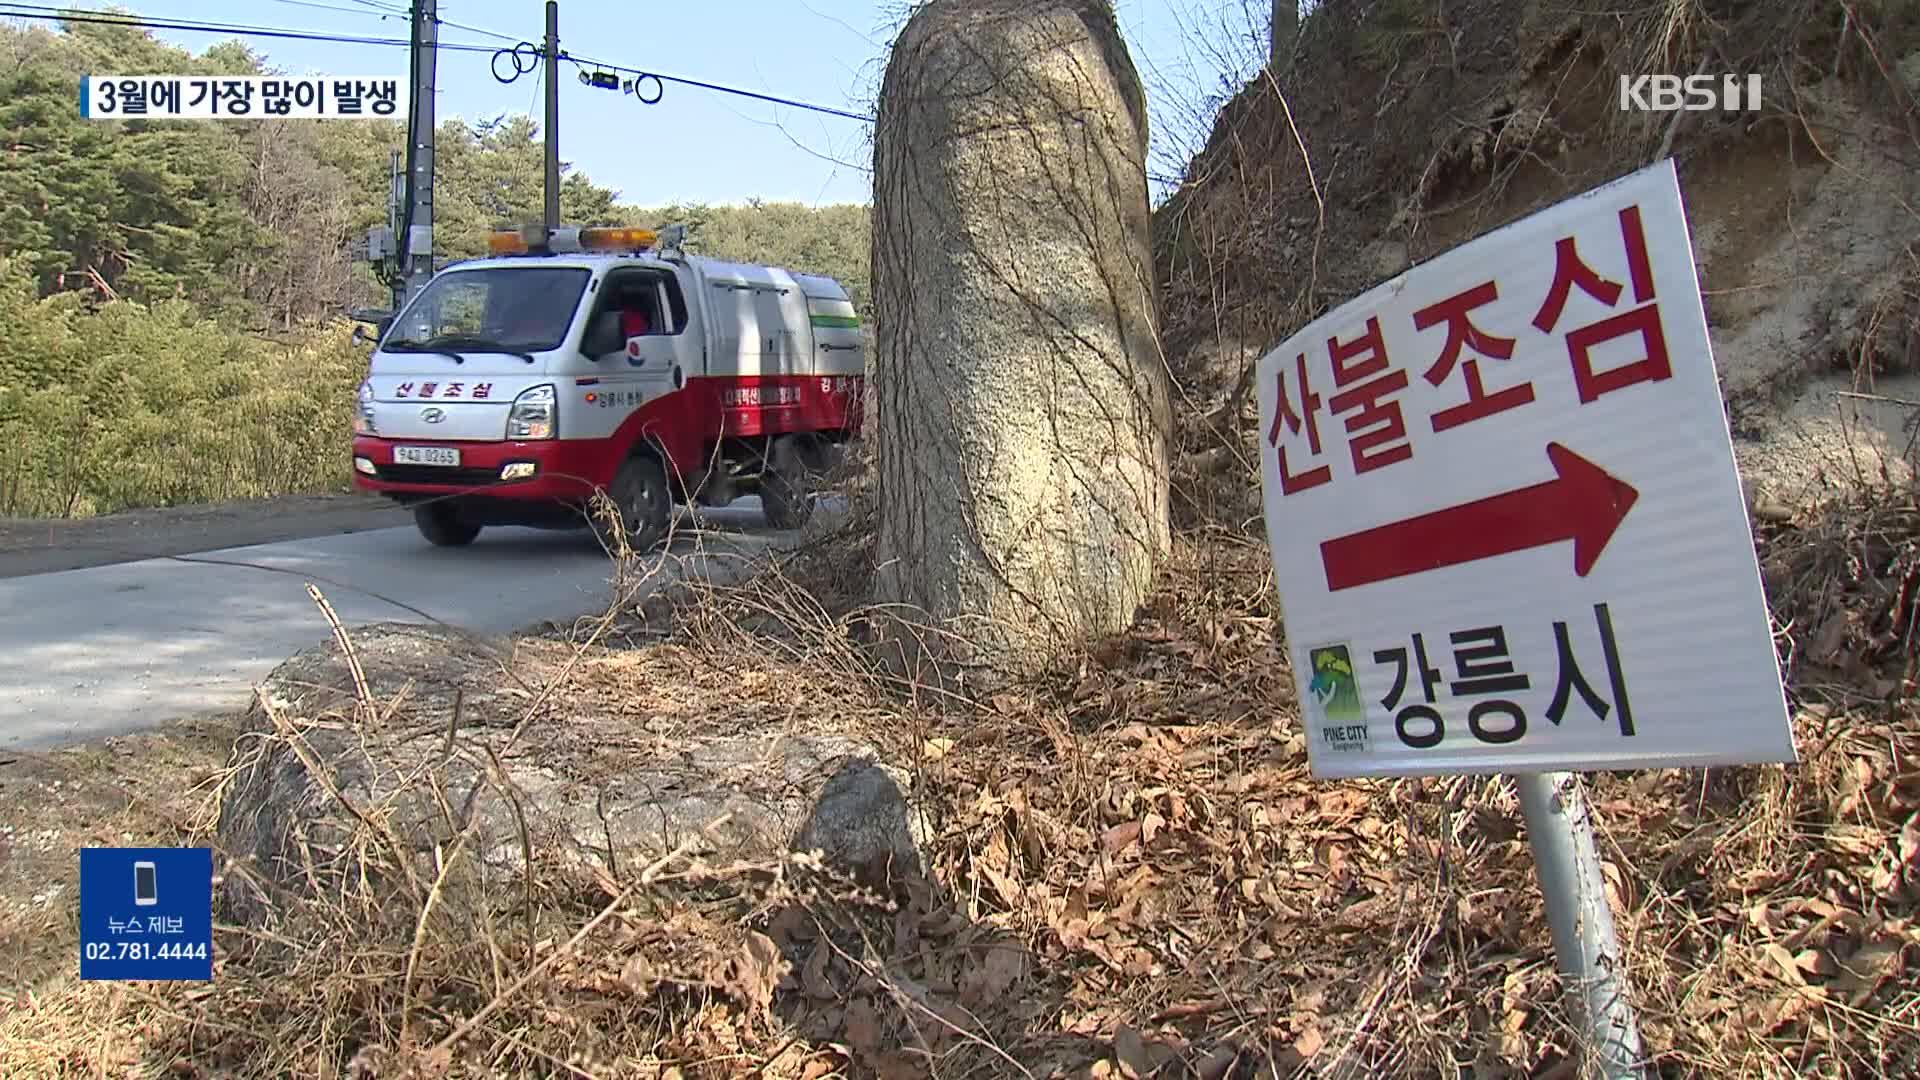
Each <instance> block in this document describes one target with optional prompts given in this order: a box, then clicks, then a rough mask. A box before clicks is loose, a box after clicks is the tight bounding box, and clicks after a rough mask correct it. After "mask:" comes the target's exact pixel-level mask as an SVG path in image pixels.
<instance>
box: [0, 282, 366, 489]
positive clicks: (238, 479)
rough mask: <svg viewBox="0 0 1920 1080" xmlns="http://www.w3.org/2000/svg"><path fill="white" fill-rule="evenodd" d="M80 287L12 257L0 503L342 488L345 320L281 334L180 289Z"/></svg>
mask: <svg viewBox="0 0 1920 1080" xmlns="http://www.w3.org/2000/svg"><path fill="white" fill-rule="evenodd" d="M77 301H78V298H77V297H75V296H72V295H70V294H69V295H60V296H53V297H48V298H45V299H39V298H36V297H35V296H34V295H33V291H32V281H31V279H30V277H29V276H28V275H27V274H25V273H22V272H21V271H20V270H18V269H17V268H13V267H10V266H9V265H8V264H7V263H6V261H5V260H0V446H5V447H8V452H7V454H6V456H5V457H4V458H0V516H9V517H16V516H20V517H35V516H75V515H85V514H95V513H108V512H111V511H114V510H121V509H125V508H128V507H135V506H166V505H171V504H176V503H189V502H206V501H220V500H228V499H242V498H252V497H258V496H267V495H278V494H286V493H308V492H322V491H339V490H345V488H346V483H347V471H346V447H347V445H348V442H349V441H350V439H351V438H352V421H351V415H352V414H351V405H352V402H353V393H354V388H355V387H356V386H357V385H358V383H359V380H360V378H361V376H362V374H363V372H364V361H363V360H362V359H361V357H360V355H359V353H358V352H357V350H356V349H355V348H354V347H353V345H352V342H351V338H350V331H349V329H348V328H347V327H346V326H344V325H335V326H332V327H328V328H326V329H325V330H322V331H317V332H313V333H310V334H308V335H306V336H305V337H304V338H303V339H302V340H301V341H299V342H297V343H294V344H286V345H274V344H270V343H267V342H264V341H262V340H261V339H260V338H258V337H255V336H253V335H250V334H246V333H243V332H241V331H237V330H234V329H232V328H230V327H227V326H224V325H222V324H221V323H219V322H217V321H214V320H211V319H208V318H205V317H203V316H201V315H199V314H197V313H196V312H195V311H194V309H193V308H192V306H191V305H189V304H187V303H185V302H184V301H179V300H165V301H161V302H160V303H157V304H155V305H153V306H151V307H148V306H143V305H140V304H136V303H133V302H131V301H124V300H123V301H114V302H112V303H108V304H104V305H101V306H99V307H98V308H95V309H92V310H89V309H88V308H87V307H86V306H85V305H83V304H81V303H79V302H77Z"/></svg>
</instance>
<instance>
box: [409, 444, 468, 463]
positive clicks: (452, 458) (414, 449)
mask: <svg viewBox="0 0 1920 1080" xmlns="http://www.w3.org/2000/svg"><path fill="white" fill-rule="evenodd" d="M393 461H394V464H396V465H458V464H460V451H459V450H457V449H455V448H454V447H451V446H396V447H394V448H393Z"/></svg>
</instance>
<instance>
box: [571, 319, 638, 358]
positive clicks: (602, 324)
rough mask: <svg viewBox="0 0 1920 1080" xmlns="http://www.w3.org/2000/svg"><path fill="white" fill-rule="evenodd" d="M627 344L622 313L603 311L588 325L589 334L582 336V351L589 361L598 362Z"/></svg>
mask: <svg viewBox="0 0 1920 1080" xmlns="http://www.w3.org/2000/svg"><path fill="white" fill-rule="evenodd" d="M626 343H627V335H626V333H625V331H624V330H623V329H622V327H621V322H620V313H619V312H617V311H603V312H601V313H600V314H598V315H595V316H594V317H593V321H592V322H591V323H588V324H587V332H586V333H585V334H584V335H582V336H581V339H580V351H581V352H583V353H586V354H587V356H588V358H589V359H593V360H598V359H600V358H601V357H603V356H605V355H607V354H608V353H610V352H619V351H620V349H621V347H622V346H624V345H625V344H626Z"/></svg>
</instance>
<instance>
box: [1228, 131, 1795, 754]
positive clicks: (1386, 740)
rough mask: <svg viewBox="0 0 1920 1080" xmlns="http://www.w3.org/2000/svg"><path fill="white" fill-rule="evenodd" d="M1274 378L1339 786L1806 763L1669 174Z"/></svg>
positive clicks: (1324, 721)
mask: <svg viewBox="0 0 1920 1080" xmlns="http://www.w3.org/2000/svg"><path fill="white" fill-rule="evenodd" d="M1259 380H1260V381H1259V393H1260V412H1261V436H1262V443H1263V445H1262V446H1261V450H1262V454H1261V477H1262V482H1263V487H1264V489H1265V501H1266V520H1267V537H1268V541H1269V544H1270V546H1271V548H1272V551H1273V565H1274V575H1275V579H1276V584H1277V586H1278V590H1279V593H1280V601H1281V604H1282V606H1283V609H1284V612H1285V617H1286V624H1287V637H1288V639H1289V641H1290V643H1291V649H1292V653H1293V657H1292V659H1293V665H1294V671H1295V672H1296V679H1297V680H1298V683H1299V686H1300V691H1301V692H1300V698H1301V705H1302V711H1303V713H1304V714H1305V715H1304V720H1305V726H1306V728H1307V734H1308V737H1309V742H1308V746H1309V748H1310V749H1309V757H1310V760H1311V764H1312V769H1313V772H1314V774H1315V775H1316V776H1321V777H1353V776H1404V775H1428V774H1447V773H1456V774H1457V773H1495V772H1534V771H1556V770H1563V769H1564V770H1595V769H1634V768H1669V767H1686V766H1705V765H1734V764H1748V763H1758V762H1791V761H1794V760H1795V750H1794V744H1793V736H1792V731H1791V727H1790V725H1789V722H1788V716H1787V708H1786V699H1785V694H1784V691H1783V689H1782V685H1781V679H1780V671H1779V666H1778V662H1777V660H1776V657H1775V654H1774V646H1773V637H1772V626H1771V623H1770V622H1769V619H1768V613H1767V604H1766V597H1765V594H1764V592H1763V590H1762V586H1761V580H1760V568H1759V564H1758V560H1757V558H1756V557H1755V553H1754V546H1753V536H1752V533H1751V531H1750V528H1749V523H1748V520H1747V514H1746V502H1745V499H1744V497H1743V496H1742V493H1741V489H1740V481H1739V475H1738V473H1737V472H1736V471H1735V469H1734V460H1733V447H1732V440H1731V437H1730V435H1729V432H1728V428H1727V420H1726V411H1725V407H1724V405H1723V403H1722V401H1721V396H1720V389H1719V383H1718V379H1717V378H1716V375H1715V372H1714V362H1713V353H1712V350H1711V346H1710V343H1709V340H1708V337H1707V325H1706V316H1705V312H1704V309H1703V307H1702V304H1701V299H1700V286H1699V282H1698V279H1697V277H1696V275H1695V269H1694V259H1693V246H1692V241H1691V239H1690V237H1689V233H1688V229H1687V217H1686V211H1685V208H1684V206H1683V204H1682V201H1681V195H1680V188H1679V182H1678V177H1677V175H1676V174H1675V171H1674V167H1673V163H1672V161H1671V160H1668V161H1663V162H1661V163H1659V164H1657V165H1654V166H1651V167H1649V168H1646V169H1644V170H1641V171H1639V172H1636V173H1634V174H1632V175H1630V176H1627V177H1625V178H1623V179H1621V180H1618V181H1615V182H1614V183H1611V184H1608V185H1606V186H1604V187H1601V188H1598V189H1596V190H1594V191H1590V192H1588V193H1586V194H1584V195H1580V196H1577V197H1575V198H1573V199H1569V200H1567V201H1566V202H1563V203H1561V204H1559V205H1558V206H1554V207H1551V208H1549V209H1546V210H1543V211H1541V212H1539V213H1537V214H1534V215H1533V216H1531V217H1528V218H1525V219H1523V220H1521V221H1518V222H1515V223H1513V224H1511V225H1508V226H1506V227H1505V228H1502V229H1499V230H1497V231H1495V232H1493V233H1490V234H1488V235H1486V236H1484V237H1481V238H1479V239H1477V240H1474V241H1472V242H1470V243H1467V244H1464V245H1462V246H1460V247H1458V248H1455V249H1454V250H1452V251H1449V252H1447V253H1446V254H1443V255H1440V256H1438V257H1437V258H1435V259H1433V260H1431V261H1429V262H1426V263H1423V264H1421V265H1419V266H1416V267H1414V268H1413V269H1411V270H1408V271H1407V272H1405V273H1403V274H1401V275H1400V276H1398V277H1396V278H1394V279H1392V280H1391V281H1388V282H1385V283H1384V284H1382V285H1380V286H1378V287H1376V288H1374V289H1373V290H1371V291H1370V292H1368V293H1366V294H1365V295H1363V296H1361V297H1359V298H1357V299H1355V300H1353V301H1351V302H1349V303H1347V304H1345V305H1343V306H1341V307H1340V308H1338V309H1336V310H1334V311H1333V312H1331V313H1329V314H1328V315H1326V316H1323V317H1322V318H1320V319H1318V320H1316V321H1314V322H1313V323H1312V324H1310V325H1308V326H1307V327H1306V328H1305V329H1303V330H1301V331H1300V332H1299V333H1298V334H1296V335H1294V336H1293V337H1292V338H1290V339H1289V340H1287V341H1286V342H1284V343H1282V344H1281V345H1280V346H1279V347H1278V348H1276V349H1274V350H1273V351H1272V352H1270V353H1268V354H1267V355H1266V356H1265V357H1264V358H1263V359H1262V360H1261V361H1260V368H1259Z"/></svg>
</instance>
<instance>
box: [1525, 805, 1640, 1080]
mask: <svg viewBox="0 0 1920 1080" xmlns="http://www.w3.org/2000/svg"><path fill="white" fill-rule="evenodd" d="M1513 782H1514V786H1515V787H1516V788H1518V789H1519V791H1520V812H1521V814H1522V815H1523V816H1524V817H1525V818H1526V822H1527V843H1528V844H1529V845H1530V846H1531V847H1532V848H1533V861H1534V872H1535V873H1536V874H1537V875H1538V876H1539V878H1540V893H1541V895H1542V896H1544V897H1545V898H1546V904H1547V923H1548V925H1550V926H1551V927H1552V928H1553V951H1554V954H1555V955H1556V956H1557V957H1558V959H1559V962H1560V974H1561V975H1562V976H1564V977H1565V978H1566V980H1567V982H1568V984H1569V985H1568V987H1567V990H1568V992H1569V997H1570V998H1571V999H1572V1000H1573V1002H1574V1003H1575V1008H1576V1010H1577V1011H1578V1017H1577V1020H1578V1023H1579V1024H1580V1026H1581V1028H1582V1029H1583V1034H1584V1035H1585V1040H1584V1041H1585V1044H1586V1049H1587V1051H1588V1053H1589V1055H1590V1057H1591V1058H1592V1059H1593V1063H1594V1064H1595V1065H1596V1066H1597V1068H1598V1071H1599V1074H1600V1075H1601V1076H1604V1077H1606V1080H1628V1078H1632V1077H1639V1076H1641V1075H1642V1073H1641V1072H1640V1067H1639V1062H1640V1025H1639V1021H1638V1020H1637V1019H1636V1018H1635V1016H1634V1012H1633V1003H1632V1001H1631V1000H1630V999H1629V997H1628V992H1629V991H1628V983H1627V976H1626V972H1625V971H1624V970H1623V968H1624V967H1625V966H1626V965H1625V962H1624V954H1623V953H1622V952H1621V949H1620V942H1619V940H1618V939H1617V938H1616V937H1615V936H1614V932H1613V911H1612V909H1611V908H1610V907H1609V906H1608V904H1607V881H1606V877H1605V876H1604V875H1602V874H1601V872H1600V852H1599V849H1598V847H1597V846H1596V845H1595V842H1594V835H1593V818H1592V815H1591V813H1590V812H1589V811H1588V807H1587V799H1586V794H1585V792H1583V791H1582V790H1581V784H1580V781H1579V778H1577V777H1575V776H1574V775H1573V774H1572V773H1564V772H1562V773H1519V774H1517V775H1515V776H1514V778H1513Z"/></svg>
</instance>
